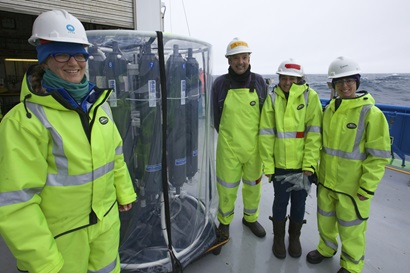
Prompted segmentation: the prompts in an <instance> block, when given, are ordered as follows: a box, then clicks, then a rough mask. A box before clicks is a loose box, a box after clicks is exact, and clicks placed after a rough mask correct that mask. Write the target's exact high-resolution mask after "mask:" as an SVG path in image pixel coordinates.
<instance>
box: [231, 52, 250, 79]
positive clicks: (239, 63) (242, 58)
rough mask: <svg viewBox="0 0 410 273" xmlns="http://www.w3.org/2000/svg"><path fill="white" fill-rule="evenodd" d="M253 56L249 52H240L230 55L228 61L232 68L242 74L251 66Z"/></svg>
mask: <svg viewBox="0 0 410 273" xmlns="http://www.w3.org/2000/svg"><path fill="white" fill-rule="evenodd" d="M250 61H251V56H250V54H249V53H239V54H235V55H232V56H229V57H228V63H229V65H230V66H231V68H232V70H233V71H234V72H235V73H236V74H238V75H241V74H243V73H245V72H246V70H248V68H249V64H250Z"/></svg>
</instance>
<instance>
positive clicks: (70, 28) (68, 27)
mask: <svg viewBox="0 0 410 273" xmlns="http://www.w3.org/2000/svg"><path fill="white" fill-rule="evenodd" d="M65 28H66V29H67V30H68V31H70V32H74V31H75V27H74V26H73V25H70V24H68V25H66V26H65Z"/></svg>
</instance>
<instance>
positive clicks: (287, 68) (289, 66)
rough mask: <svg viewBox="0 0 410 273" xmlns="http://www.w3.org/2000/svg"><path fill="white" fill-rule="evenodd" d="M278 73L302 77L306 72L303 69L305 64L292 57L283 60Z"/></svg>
mask: <svg viewBox="0 0 410 273" xmlns="http://www.w3.org/2000/svg"><path fill="white" fill-rule="evenodd" d="M276 74H279V75H286V76H295V77H300V78H302V77H303V76H304V75H305V73H304V71H303V66H302V65H301V64H299V62H297V61H295V60H294V59H292V58H290V59H289V60H286V61H283V62H282V63H281V64H280V65H279V67H278V71H276Z"/></svg>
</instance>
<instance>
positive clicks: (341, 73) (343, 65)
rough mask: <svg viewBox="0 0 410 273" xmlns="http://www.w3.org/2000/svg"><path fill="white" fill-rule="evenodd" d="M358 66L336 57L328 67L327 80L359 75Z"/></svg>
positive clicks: (347, 59) (346, 59) (350, 61)
mask: <svg viewBox="0 0 410 273" xmlns="http://www.w3.org/2000/svg"><path fill="white" fill-rule="evenodd" d="M360 72H361V71H360V67H359V64H358V63H357V62H355V61H353V60H351V59H349V58H345V57H338V58H336V60H334V61H333V62H332V63H331V64H330V65H329V70H328V73H327V75H328V77H329V79H337V78H343V77H347V76H352V75H356V74H360Z"/></svg>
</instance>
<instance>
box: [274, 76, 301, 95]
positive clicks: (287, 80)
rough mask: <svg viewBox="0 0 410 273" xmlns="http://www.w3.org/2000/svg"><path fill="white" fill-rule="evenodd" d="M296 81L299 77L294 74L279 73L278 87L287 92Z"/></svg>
mask: <svg viewBox="0 0 410 273" xmlns="http://www.w3.org/2000/svg"><path fill="white" fill-rule="evenodd" d="M298 81H299V78H298V77H295V76H287V75H279V87H280V88H281V89H282V90H283V92H286V93H287V92H289V90H290V88H291V87H292V84H294V83H297V82H298Z"/></svg>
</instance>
